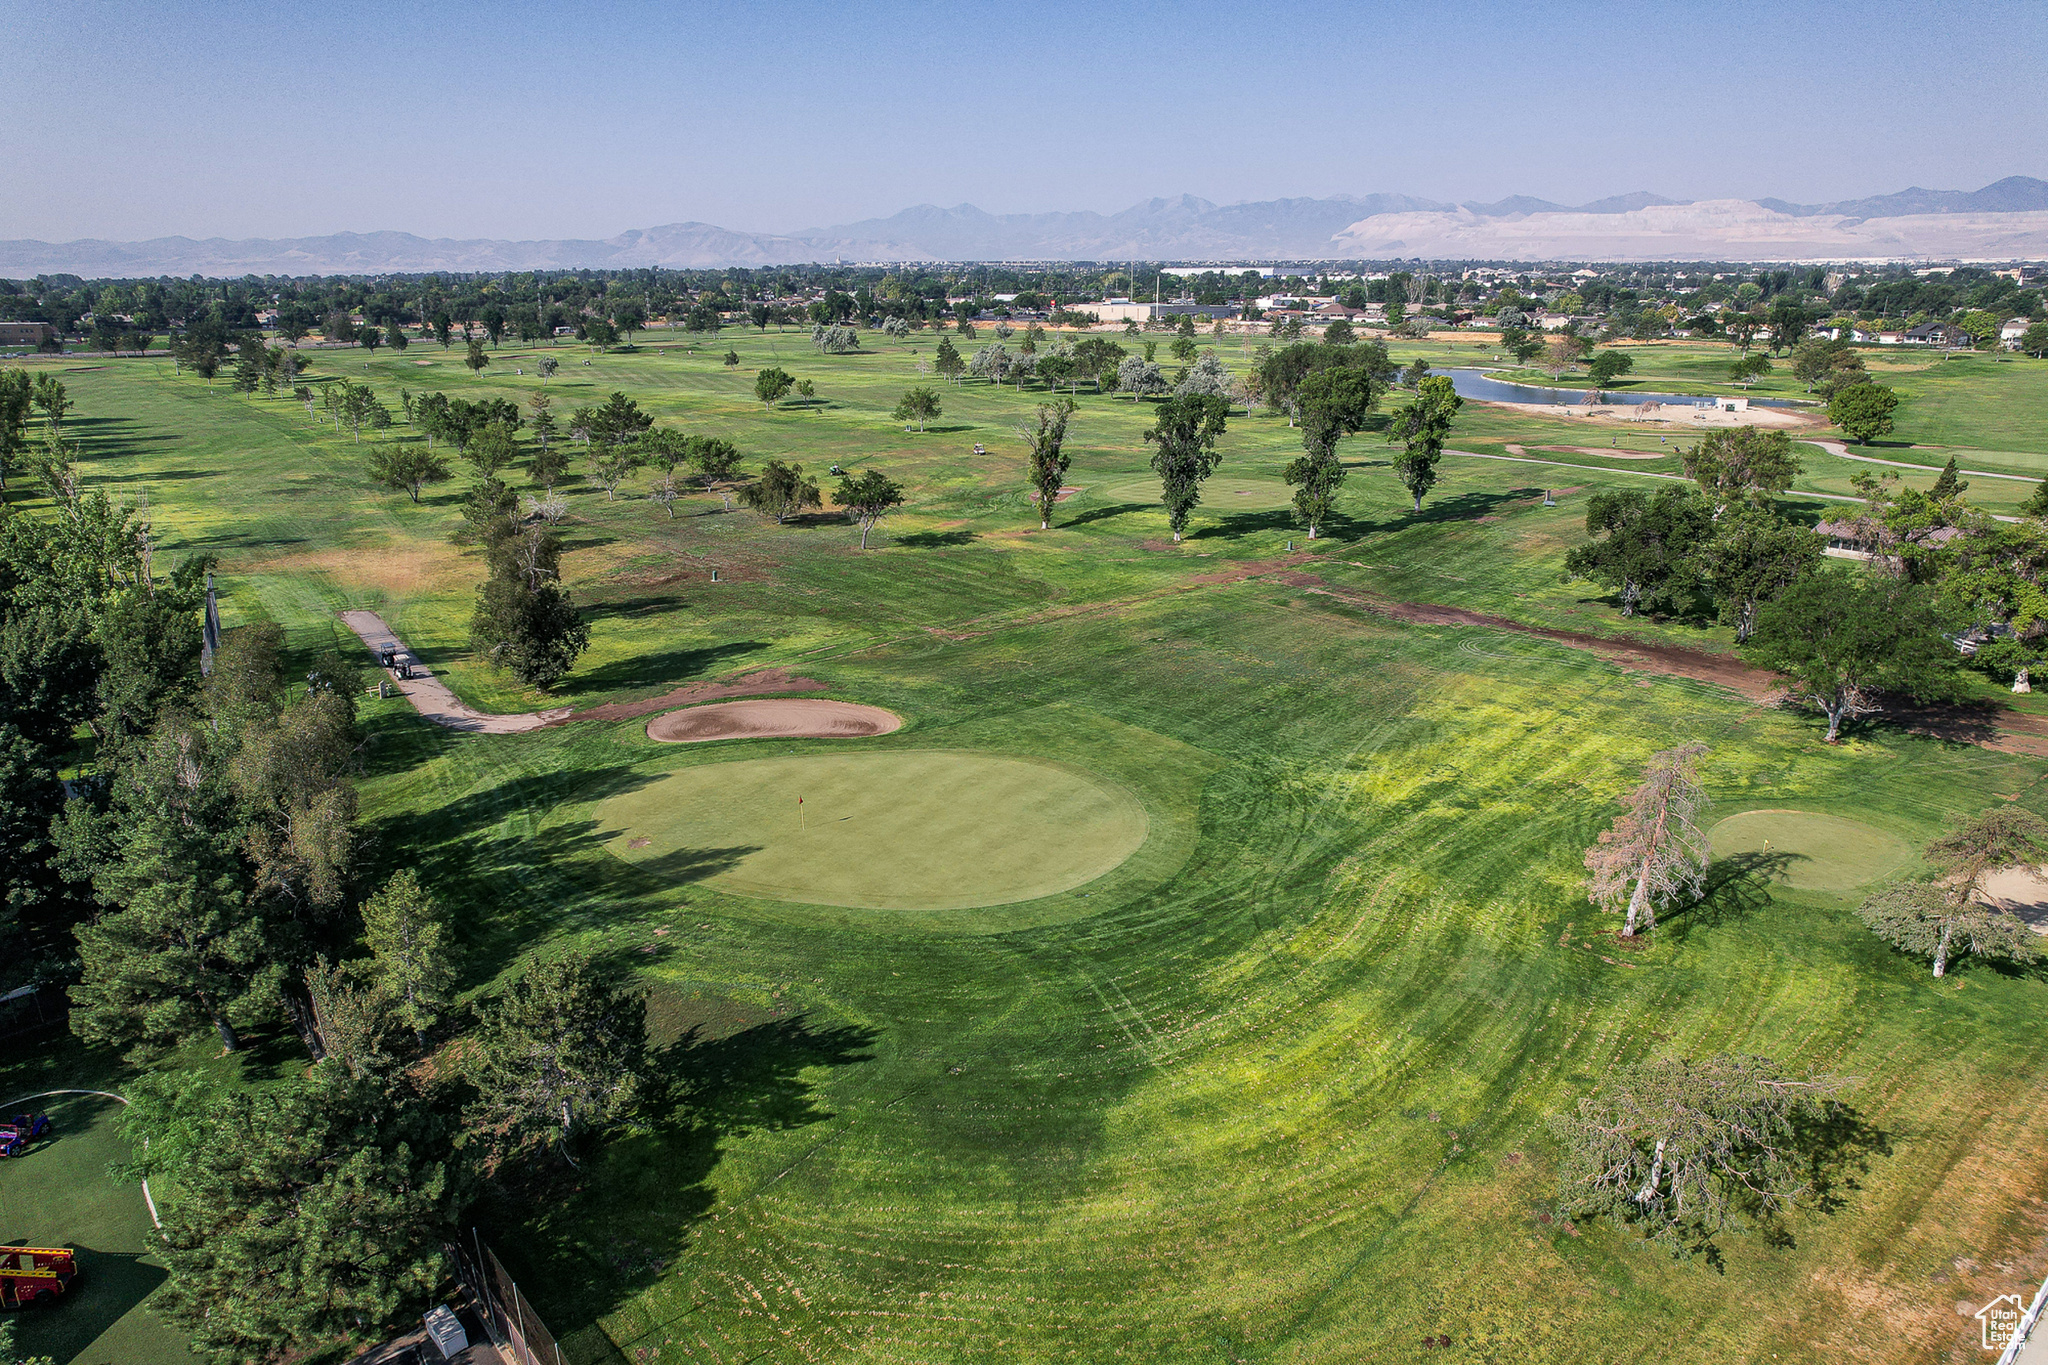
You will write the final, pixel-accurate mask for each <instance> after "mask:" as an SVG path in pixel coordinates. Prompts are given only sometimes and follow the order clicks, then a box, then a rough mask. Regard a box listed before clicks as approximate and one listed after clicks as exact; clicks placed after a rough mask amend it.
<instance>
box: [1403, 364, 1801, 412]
mask: <svg viewBox="0 0 2048 1365" xmlns="http://www.w3.org/2000/svg"><path fill="white" fill-rule="evenodd" d="M1430 373H1431V374H1447V375H1449V376H1450V377H1451V389H1452V391H1453V392H1455V393H1456V394H1457V395H1458V397H1460V398H1473V399H1478V400H1479V401H1481V402H1485V403H1550V404H1556V405H1558V406H1564V405H1567V404H1576V403H1612V404H1620V405H1625V406H1631V407H1632V406H1635V405H1637V404H1640V403H1670V404H1672V405H1673V406H1677V407H1694V406H1708V407H1711V406H1712V405H1713V403H1714V401H1715V400H1714V399H1713V398H1711V397H1709V396H1707V395H1705V394H1698V393H1644V392H1642V391H1640V390H1637V389H1597V390H1596V389H1553V388H1545V387H1541V386H1538V385H1535V384H1510V383H1508V382H1507V381H1506V380H1504V379H1489V378H1487V376H1486V372H1485V371H1484V370H1465V369H1458V370H1431V371H1430ZM1738 396H1741V397H1746V396H1747V395H1738ZM1749 405H1750V406H1751V407H1753V408H1796V407H1801V406H1803V404H1800V403H1796V402H1794V401H1793V400H1791V399H1789V398H1751V399H1750V400H1749Z"/></svg>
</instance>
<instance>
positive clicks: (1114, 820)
mask: <svg viewBox="0 0 2048 1365" xmlns="http://www.w3.org/2000/svg"><path fill="white" fill-rule="evenodd" d="M799 799H801V801H802V805H801V807H799V805H798V801H799ZM597 822H598V828H599V831H600V834H599V837H600V838H602V839H603V840H604V843H605V847H606V848H607V849H608V850H610V852H612V853H613V854H614V855H616V856H617V857H620V858H623V859H625V860H626V861H628V862H632V863H637V864H640V865H641V866H643V867H647V868H649V869H650V870H653V871H659V872H667V873H669V874H670V875H673V876H675V877H677V878H679V879H687V880H692V881H704V882H707V883H709V884H711V885H714V886H717V887H719V888H720V889H722V890H725V891H730V892H732V893H734V894H736V895H742V896H754V897H759V898H761V899H765V900H781V901H795V902H798V903H800V904H806V905H841V906H852V907H858V908H865V909H877V910H958V909H967V908H971V907H977V906H987V905H1010V904H1014V903H1016V902H1019V901H1028V900H1035V899H1037V898H1038V897H1041V896H1050V895H1055V894H1057V893H1059V892H1062V891H1071V890H1073V889H1074V888H1075V887H1077V886H1081V885H1083V884H1084V883H1087V882H1090V881H1093V880H1095V878H1097V877H1100V876H1102V875H1103V874H1104V873H1106V872H1109V871H1110V870H1112V869H1113V868H1115V867H1116V866H1117V865H1118V864H1120V863H1122V862H1123V861H1124V860H1125V859H1127V858H1129V857H1130V856H1131V855H1132V854H1133V853H1135V852H1137V850H1138V846H1139V845H1140V844H1142V843H1144V842H1145V835H1146V831H1147V828H1148V820H1147V817H1146V814H1145V808H1144V806H1143V805H1142V804H1141V803H1140V802H1139V801H1138V799H1137V797H1135V796H1134V795H1132V794H1131V793H1130V792H1128V791H1126V790H1125V789H1124V788H1123V787H1121V786H1118V785H1116V784H1115V783H1112V782H1109V781H1107V780H1105V779H1102V778H1100V777H1097V776H1095V775H1093V774H1091V773H1088V772H1086V771H1084V770H1083V769H1081V768H1077V767H1075V766H1073V765H1072V764H1068V763H1056V762H1052V761H1050V760H1046V759H1036V758H1022V757H1014V756H1010V755H1004V754H991V753H982V752H977V751H966V750H951V749H939V750H931V749H925V750H907V751H900V752H884V753H857V754H804V755H795V756H790V757H784V758H760V759H748V760H743V761H740V762H735V763H713V764H704V765H701V766H697V767H690V768H684V769H681V770H679V771H677V772H673V773H669V774H667V775H665V776H662V777H658V778H656V779H654V780H653V781H651V782H649V783H648V784H647V785H646V786H644V787H641V788H639V789H637V790H635V791H631V792H626V793H623V794H621V795H618V796H614V797H611V798H610V799H608V800H606V801H604V802H603V803H602V804H600V805H599V806H598V808H597Z"/></svg>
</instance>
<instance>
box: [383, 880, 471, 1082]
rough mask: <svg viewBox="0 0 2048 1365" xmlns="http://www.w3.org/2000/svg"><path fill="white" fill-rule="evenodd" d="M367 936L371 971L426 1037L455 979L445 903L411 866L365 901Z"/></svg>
mask: <svg viewBox="0 0 2048 1365" xmlns="http://www.w3.org/2000/svg"><path fill="white" fill-rule="evenodd" d="M363 937H364V939H365V940H366V941H367V942H368V944H369V947H370V974H371V977H372V978H373V979H374V980H375V981H376V983H377V985H378V987H379V988H380V989H381V990H382V991H383V993H384V994H385V996H387V997H388V998H389V999H390V1001H391V1013H392V1016H393V1018H395V1019H396V1020H397V1022H398V1023H400V1024H402V1025H404V1026H405V1027H406V1028H409V1029H411V1030H412V1032H413V1036H414V1037H415V1038H417V1039H420V1040H421V1041H424V1040H425V1037H426V1031H427V1030H428V1029H430V1028H432V1027H433V1026H434V1022H435V1021H436V1020H437V1019H438V1018H439V1017H440V1012H441V1011H442V1010H443V1009H445V1008H447V1005H448V991H449V988H450V987H451V986H453V985H454V983H455V969H454V967H453V965H452V964H451V963H450V961H449V953H448V944H447V925H446V922H445V920H444V917H443V915H442V912H441V907H440V906H439V905H438V904H436V902H435V901H434V898H433V897H432V896H430V895H428V894H427V892H426V890H425V888H423V887H422V886H421V885H420V881H419V878H418V877H417V876H416V875H414V873H413V871H412V869H411V868H405V869H402V870H400V871H398V872H396V873H394V874H392V877H391V879H390V880H389V881H387V882H385V883H384V885H383V886H382V887H381V888H379V889H378V891H377V894H376V895H374V896H372V897H370V899H369V900H367V901H365V902H364V903H363Z"/></svg>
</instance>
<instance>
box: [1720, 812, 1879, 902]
mask: <svg viewBox="0 0 2048 1365" xmlns="http://www.w3.org/2000/svg"><path fill="white" fill-rule="evenodd" d="M1707 837H1708V838H1709V839H1711V840H1712V841H1713V845H1714V856H1715V857H1716V858H1730V857H1737V856H1744V855H1746V856H1749V857H1753V858H1758V859H1762V860H1764V861H1766V862H1767V863H1768V868H1767V870H1768V872H1769V873H1770V875H1771V876H1772V877H1773V878H1775V879H1777V880H1780V881H1783V882H1785V883H1786V884H1787V885H1789V886H1791V887H1793V888H1795V889H1797V890H1800V891H1847V890H1850V889H1852V888H1854V887H1858V886H1863V885H1866V884H1868V883H1870V882H1874V881H1877V880H1879V879H1880V878H1883V877H1886V876H1889V875H1890V874H1891V873H1893V872H1896V871H1898V869H1899V868H1901V867H1903V866H1905V864H1906V862H1907V860H1908V859H1910V858H1911V857H1912V856H1913V850H1912V849H1910V848H1908V847H1907V846H1906V843H1905V841H1904V840H1902V839H1899V838H1897V837H1896V836H1894V835H1890V834H1887V833H1885V832H1884V831H1883V830H1881V829H1873V828H1872V827H1871V826H1869V825H1866V824H1864V823H1863V822H1862V821H1860V820H1850V819H1846V818H1844V817H1842V816H1839V815H1821V814H1818V813H1817V812H1814V811H1803V810H1750V811H1744V812H1742V813H1741V814H1740V815H1731V816H1729V817H1728V818H1727V819H1725V820H1723V821H1721V822H1719V823H1718V824H1716V825H1715V826H1714V827H1713V829H1711V830H1709V831H1708V832H1707Z"/></svg>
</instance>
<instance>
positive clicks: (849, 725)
mask: <svg viewBox="0 0 2048 1365" xmlns="http://www.w3.org/2000/svg"><path fill="white" fill-rule="evenodd" d="M902 726H903V717H901V716H899V715H897V714H896V713H895V712H893V711H884V710H883V709H882V708H881V707H879V706H860V705H856V704H855V703H853V702H846V701H825V700H823V699H822V698H819V697H762V698H759V699H757V700H754V701H728V702H720V703H719V704H717V705H716V706H692V707H689V708H688V709H686V710H682V711H670V712H669V713H668V714H667V715H662V716H656V717H655V718H654V719H653V720H651V721H649V722H647V737H648V738H649V739H654V740H660V741H661V742H662V743H664V744H700V743H702V742H704V741H705V740H712V739H856V738H859V737H861V736H863V735H886V734H888V733H889V732H890V731H891V730H897V729H901V728H902Z"/></svg>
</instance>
